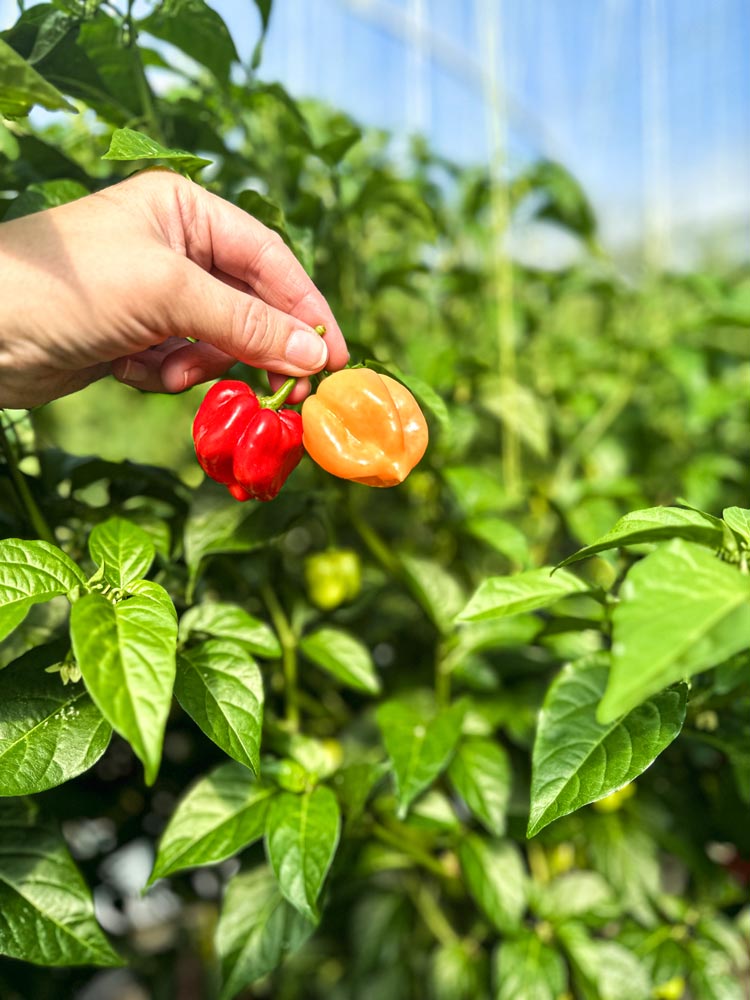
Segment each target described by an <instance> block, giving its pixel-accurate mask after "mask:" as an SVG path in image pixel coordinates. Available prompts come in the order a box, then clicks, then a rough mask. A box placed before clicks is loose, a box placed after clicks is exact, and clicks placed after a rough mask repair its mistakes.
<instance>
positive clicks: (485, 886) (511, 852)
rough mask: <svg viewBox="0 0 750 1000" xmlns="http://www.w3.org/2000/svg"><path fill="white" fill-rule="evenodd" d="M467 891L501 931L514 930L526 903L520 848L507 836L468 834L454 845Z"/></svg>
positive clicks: (520, 924)
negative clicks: (504, 837)
mask: <svg viewBox="0 0 750 1000" xmlns="http://www.w3.org/2000/svg"><path fill="white" fill-rule="evenodd" d="M458 858H459V861H460V862H461V872H462V874H463V878H464V883H465V885H466V888H467V890H468V892H469V895H470V896H471V897H472V899H474V901H475V902H476V903H477V905H478V906H479V908H480V909H481V910H482V911H483V912H484V914H485V916H486V917H487V919H488V920H489V921H490V923H491V924H492V926H493V927H494V928H495V929H496V930H498V931H500V933H501V934H516V933H517V932H518V931H519V930H520V929H521V926H522V923H523V915H524V913H525V912H526V903H527V893H528V888H527V882H528V879H527V875H526V869H525V868H524V864H523V860H522V858H521V852H520V851H519V849H518V847H517V846H516V845H515V844H514V843H512V842H511V841H510V840H489V839H487V838H485V837H480V836H478V835H477V834H469V835H468V836H467V837H465V838H464V839H463V840H462V841H461V844H460V845H459V848H458Z"/></svg>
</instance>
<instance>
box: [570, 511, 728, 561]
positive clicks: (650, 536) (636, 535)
mask: <svg viewBox="0 0 750 1000" xmlns="http://www.w3.org/2000/svg"><path fill="white" fill-rule="evenodd" d="M722 537H723V536H722V526H721V521H720V520H719V519H718V518H717V517H712V516H711V515H710V514H706V513H704V512H703V511H699V510H692V509H684V508H682V507H647V508H646V509H645V510H634V511H631V513H629V514H625V516H624V517H621V518H620V520H619V521H618V522H617V524H616V525H615V526H614V528H613V529H612V530H611V531H610V532H608V534H606V535H604V536H603V537H602V538H600V539H599V540H598V541H596V542H594V543H593V544H592V545H587V546H586V547H585V548H583V549H579V550H578V552H575V553H574V554H573V555H572V556H568V558H567V559H564V560H563V561H562V562H561V563H560V565H561V566H568V565H570V563H574V562H578V560H579V559H586V558H588V556H593V555H595V554H596V553H597V552H604V551H606V550H607V549H619V548H622V547H624V546H626V545H641V544H643V543H644V542H663V541H665V540H668V539H670V538H685V539H687V540H688V541H692V542H698V543H699V544H700V545H707V546H709V547H710V548H715V549H718V548H720V546H721V542H722Z"/></svg>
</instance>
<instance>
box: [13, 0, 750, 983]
mask: <svg viewBox="0 0 750 1000" xmlns="http://www.w3.org/2000/svg"><path fill="white" fill-rule="evenodd" d="M21 6H23V5H21ZM248 10H249V12H250V13H251V14H253V16H255V14H256V13H257V15H258V17H257V21H258V24H259V28H260V32H261V34H260V37H259V41H258V45H257V48H256V50H255V54H254V57H253V61H252V65H250V66H242V65H240V63H239V61H238V58H237V53H236V51H235V46H234V42H233V41H232V38H231V37H230V34H229V32H228V31H227V29H226V27H225V25H224V23H223V22H222V20H221V19H220V17H219V16H218V15H217V14H216V13H215V12H214V11H213V10H212V9H211V8H210V6H208V5H207V4H206V3H204V2H203V0H184V2H180V0H164V2H163V3H155V4H153V5H151V7H150V8H149V9H148V10H146V12H145V13H142V14H141V15H140V16H139V18H138V19H136V18H135V16H134V12H133V9H132V4H130V3H128V4H127V7H126V6H125V5H124V2H123V3H120V4H119V5H118V3H100V2H97V0H85V2H83V0H54V2H52V3H43V4H34V5H30V6H29V7H28V9H26V10H25V11H23V12H22V13H21V15H20V17H19V19H18V22H17V23H16V24H15V26H13V27H12V28H11V29H10V30H8V31H5V32H4V33H3V35H2V39H1V40H0V111H2V113H3V114H4V115H5V116H6V118H4V119H3V122H2V124H0V177H1V181H2V182H1V183H0V191H1V192H2V199H1V201H0V206H1V207H0V211H1V212H2V214H3V215H4V218H5V219H6V220H8V219H13V218H18V217H20V216H22V215H24V214H28V213H30V212H33V211H37V210H39V209H42V208H45V207H47V206H51V205H56V204H60V203H63V202H66V201H69V200H71V199H74V198H77V197H79V196H81V195H83V194H85V193H86V192H88V191H95V190H99V189H101V188H103V187H106V186H107V185H109V184H111V183H113V182H116V181H118V180H119V179H121V178H123V177H124V176H126V175H128V174H129V173H131V172H132V171H133V170H134V169H141V168H143V167H146V166H148V165H149V163H153V162H156V163H158V164H160V165H162V166H169V167H172V168H173V169H176V170H179V171H180V172H183V173H187V174H188V175H191V176H192V177H193V178H194V179H195V182H196V183H204V184H206V185H207V186H208V187H209V188H210V189H211V190H214V191H216V192H218V193H220V194H221V195H223V196H224V197H226V198H229V199H230V200H232V201H233V202H235V203H236V204H238V205H240V206H241V207H243V208H244V209H246V210H247V211H248V212H251V213H252V214H254V215H256V216H257V217H259V218H261V219H262V220H263V221H265V222H266V223H267V224H268V225H270V226H272V227H273V228H275V229H276V230H277V231H278V232H280V233H281V234H282V236H283V238H284V239H285V240H286V241H287V242H288V243H289V244H290V245H291V246H292V247H293V249H294V250H295V252H296V253H297V254H298V256H299V257H300V259H301V260H302V261H303V263H304V265H305V266H306V268H307V269H308V270H309V271H310V273H311V274H312V275H313V276H314V278H315V280H316V282H317V283H318V285H319V287H320V288H321V289H322V290H323V292H324V293H325V294H326V296H327V297H328V298H329V301H330V303H331V305H332V307H333V309H334V312H335V313H336V315H337V317H338V319H339V321H340V323H341V326H342V328H343V329H344V331H345V333H346V335H347V337H348V340H349V343H350V347H351V351H352V357H353V360H355V361H367V362H368V363H369V364H371V365H372V366H373V367H375V368H376V370H380V371H389V372H390V373H391V374H393V375H394V376H395V377H397V378H400V379H403V380H404V381H405V382H406V383H407V384H408V385H409V387H410V388H411V390H412V391H413V392H414V393H415V394H416V395H417V397H418V398H419V399H420V401H421V403H422V405H423V407H424V408H425V411H426V412H427V415H428V418H429V421H430V424H431V433H432V441H431V445H430V448H429V450H428V453H427V456H426V457H425V459H424V461H423V462H422V463H421V465H420V467H419V468H418V469H417V470H416V471H415V472H414V473H412V475H411V476H410V478H409V479H408V480H407V482H406V483H405V484H404V485H403V486H401V487H399V488H397V489H392V490H370V489H368V488H367V487H363V486H356V485H352V484H348V483H345V482H342V481H340V480H335V479H333V478H332V477H330V476H328V475H326V474H325V473H323V472H322V471H321V470H319V469H317V468H316V467H315V466H314V465H313V463H312V462H310V461H309V460H304V461H303V463H302V465H301V466H300V467H299V468H298V469H297V470H296V471H295V473H294V474H293V476H292V477H291V479H290V481H289V482H288V483H287V485H286V487H285V488H284V490H283V492H282V493H281V494H280V496H279V497H278V498H277V499H276V500H274V501H273V502H271V503H267V504H261V503H249V504H239V503H236V502H234V501H233V500H232V499H231V498H230V497H229V496H228V495H227V493H226V491H224V490H223V489H222V488H221V487H218V486H216V484H213V483H211V482H208V481H206V482H202V483H199V485H197V486H195V485H188V482H192V483H195V482H196V477H195V474H194V473H195V466H194V460H190V459H188V460H187V461H186V460H185V455H184V454H179V455H178V454H175V456H174V461H173V462H171V463H170V462H169V461H168V460H166V461H165V462H164V463H163V465H164V467H158V466H156V465H152V464H139V463H138V457H139V454H140V451H141V449H140V447H139V442H138V440H137V439H131V447H132V455H131V457H130V460H128V461H124V462H119V461H113V460H112V459H109V458H107V457H106V456H105V455H90V456H84V457H82V456H79V455H73V454H67V453H65V452H64V451H62V450H61V449H59V448H56V447H50V446H49V444H45V434H44V433H42V429H44V428H47V430H48V424H45V420H46V421H49V420H50V419H51V420H52V421H53V422H54V413H55V406H56V404H52V405H51V406H50V407H48V408H46V410H42V411H40V412H34V413H31V414H27V413H24V412H19V411H5V412H4V414H3V418H2V447H3V455H4V465H3V467H2V479H0V520H1V521H2V535H3V541H1V542H0V629H1V631H2V636H3V638H4V642H3V644H2V647H1V649H2V654H1V655H2V659H1V660H0V663H1V664H2V670H0V796H2V799H0V953H2V955H4V956H6V957H5V958H3V959H2V960H0V994H1V995H2V996H3V998H5V1000H10V998H18V997H21V998H26V997H31V996H33V997H34V998H36V1000H43V998H46V997H55V998H58V997H61V996H66V997H67V996H75V997H78V996H81V997H91V996H104V995H118V994H117V993H116V990H117V989H118V988H123V989H124V988H125V986H126V985H127V984H128V983H130V984H131V985H132V983H133V982H134V981H135V982H136V983H139V984H140V985H141V987H142V988H143V989H144V990H145V991H146V992H147V994H148V995H153V996H183V995H184V996H188V995H190V996H197V995H201V996H206V997H221V998H224V1000H230V998H232V997H235V996H240V995H242V996H245V997H274V998H280V1000H294V998H300V1000H314V998H316V997H321V998H322V997H325V998H326V1000H345V998H351V997H357V998H358V1000H380V998H385V997H387V998H389V1000H401V998H403V1000H407V998H420V1000H421V998H429V1000H475V998H485V997H492V998H494V1000H522V998H528V1000H563V998H568V1000H569V998H582V1000H597V998H602V1000H645V998H648V997H652V998H661V1000H678V998H680V997H684V998H693V1000H742V998H746V997H748V996H749V995H750V993H748V981H749V977H750V971H749V968H748V951H749V939H750V908H749V907H748V901H747V887H748V882H749V881H750V822H749V820H750V722H749V721H748V719H749V718H750V716H749V714H748V713H749V710H750V671H749V669H748V662H749V661H748V649H750V575H748V551H750V510H748V509H747V504H748V486H749V485H750V483H749V481H748V460H749V459H750V448H749V447H748V440H749V439H750V438H749V435H748V430H747V401H748V385H750V351H749V350H748V340H747V327H748V325H749V324H750V283H748V280H747V279H746V278H745V277H743V275H742V274H741V273H735V272H732V271H728V270H727V269H726V268H724V269H722V268H720V267H719V266H718V265H717V266H716V267H714V268H712V269H711V270H708V269H707V270H706V271H705V272H704V273H692V274H679V275H677V274H669V273H654V272H648V273H643V274H640V275H639V276H638V278H637V280H632V279H626V278H624V277H623V276H622V275H621V274H620V273H619V271H618V269H617V268H616V267H615V266H614V265H613V264H612V262H611V261H610V260H609V259H608V258H607V256H606V254H605V253H604V252H603V251H602V250H601V248H600V246H599V245H598V241H597V232H596V220H595V217H594V215H593V212H592V210H591V207H590V205H589V204H588V202H587V200H586V197H585V195H584V193H583V191H582V190H581V189H580V187H579V186H578V185H577V183H576V182H575V180H574V179H573V178H572V177H571V176H570V175H569V174H568V173H567V172H566V171H565V170H564V169H563V168H562V167H561V166H559V165H557V164H555V163H549V162H542V163H537V164H534V165H533V166H531V167H530V168H526V169H524V170H522V171H520V172H517V173H511V174H508V176H504V177H493V176H491V175H490V174H489V173H488V171H487V170H486V169H482V168H479V167H478V168H476V169H467V168H462V169H459V168H458V167H456V166H455V165H454V164H452V163H450V162H447V161H445V160H443V159H441V158H439V157H437V156H435V155H434V154H433V153H432V152H431V151H430V149H429V148H428V147H427V146H426V145H425V143H424V142H423V141H421V140H418V139H415V140H414V141H413V143H412V145H411V149H410V152H409V155H408V157H407V158H404V156H403V155H402V156H400V158H399V159H398V160H396V159H394V156H393V155H392V152H391V146H390V142H389V138H388V136H386V135H383V134H382V133H376V132H372V131H370V132H363V131H362V130H361V129H360V128H359V127H358V126H357V125H356V124H355V123H354V122H352V121H351V120H350V119H349V118H348V117H347V116H345V115H343V114H341V113H339V112H337V111H335V110H331V109H330V108H327V107H324V106H321V105H319V104H316V103H314V102H300V101H295V100H293V99H292V98H291V97H290V96H289V94H287V93H286V92H285V90H284V89H283V88H282V87H281V86H280V85H279V84H277V83H273V82H267V81H265V80H264V79H263V76H262V72H260V71H259V69H258V67H259V66H262V62H261V54H262V40H263V39H262V32H263V31H264V30H265V28H266V26H267V24H268V18H269V15H270V3H269V0H257V11H256V8H255V7H253V5H252V4H248ZM175 49H176V50H179V55H178V56H174V57H172V56H171V55H169V53H170V52H172V53H173V52H174V50H175ZM155 81H158V83H159V86H158V87H157V88H155V86H154V84H155ZM35 106H41V108H43V109H47V110H48V111H52V112H57V114H53V115H48V114H42V115H40V114H34V115H32V117H31V118H28V117H26V116H27V114H28V112H29V111H30V110H31V109H32V108H33V107H35ZM74 110H77V111H78V112H79V113H78V115H73V114H72V113H71V112H72V111H74ZM396 163H398V166H396ZM530 217H533V218H536V219H538V220H543V221H545V222H546V223H547V224H549V225H555V226H557V227H562V228H563V229H564V230H566V231H567V233H568V234H569V235H571V236H573V237H575V239H576V240H577V241H578V243H579V247H580V253H579V254H578V257H577V258H576V262H575V263H573V264H571V265H570V266H568V267H566V268H564V269H558V270H543V269H540V268H535V267H534V266H532V265H530V264H528V263H521V262H519V260H517V259H513V258H512V257H511V256H509V255H507V254H505V253H503V251H502V249H501V248H502V246H503V240H502V237H503V233H504V232H507V231H511V230H512V229H513V228H514V227H515V226H517V225H519V224H520V220H523V219H526V220H528V219H529V218H530ZM114 238H116V234H113V239H114ZM234 376H237V377H241V378H245V379H248V380H250V381H253V382H254V384H256V385H260V379H259V377H258V375H257V373H254V372H249V371H247V370H243V369H241V368H239V367H238V368H236V369H234V370H233V377H234ZM95 391H96V387H91V388H90V389H88V390H86V391H85V392H84V393H82V394H80V405H82V406H83V405H85V404H84V400H85V397H86V396H87V394H90V393H93V392H95ZM123 391H124V392H125V393H126V394H127V400H128V404H127V407H128V409H122V408H121V409H119V410H118V409H117V405H115V404H113V409H112V411H111V412H110V410H109V408H108V407H107V408H105V412H100V413H99V414H98V417H97V426H98V427H99V428H100V429H101V430H100V435H101V438H102V439H103V440H104V439H106V437H107V429H108V428H110V427H114V426H115V425H117V424H119V425H122V424H123V422H128V421H129V419H130V417H129V413H133V414H135V412H136V410H137V408H138V407H139V406H141V405H143V406H145V405H146V402H145V397H143V396H140V395H139V394H137V393H136V392H135V391H134V390H123ZM199 399H200V392H199V394H198V395H197V396H196V394H195V393H194V392H193V393H190V394H188V395H186V396H185V397H182V398H181V399H180V400H178V401H177V404H176V405H178V406H180V407H183V412H184V414H185V420H186V421H187V422H186V423H185V427H186V428H189V419H190V414H191V413H192V412H194V410H195V408H196V406H197V401H198V400H199ZM50 414H52V416H51V417H50V416H49V415H50ZM154 432H155V436H156V437H158V436H159V428H158V427H156V428H154ZM185 437H186V441H185V453H186V452H187V448H188V446H189V441H188V440H187V437H188V432H187V430H186V434H185ZM186 470H190V471H189V472H186ZM190 473H192V478H191V474H190ZM699 508H706V509H707V510H706V511H704V510H702V509H699ZM116 966H126V967H127V968H126V969H113V968H108V967H116ZM50 967H54V968H50ZM123 977H124V978H123ZM118 983H119V984H120V986H119V987H118V985H117V984H118ZM123 984H125V985H123ZM107 991H113V992H107Z"/></svg>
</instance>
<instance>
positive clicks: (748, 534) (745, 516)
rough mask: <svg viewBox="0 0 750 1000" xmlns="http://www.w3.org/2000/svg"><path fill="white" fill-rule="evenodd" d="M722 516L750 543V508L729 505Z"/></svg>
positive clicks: (733, 529)
mask: <svg viewBox="0 0 750 1000" xmlns="http://www.w3.org/2000/svg"><path fill="white" fill-rule="evenodd" d="M722 517H723V518H724V520H725V521H726V523H727V524H728V525H729V527H730V528H731V529H732V531H735V532H736V533H737V534H738V535H739V536H740V538H742V539H743V541H744V542H745V543H746V544H747V545H750V510H746V509H745V508H743V507H727V508H726V509H725V510H724V512H723V513H722Z"/></svg>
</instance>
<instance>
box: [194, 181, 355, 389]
mask: <svg viewBox="0 0 750 1000" xmlns="http://www.w3.org/2000/svg"><path fill="white" fill-rule="evenodd" d="M191 193H192V195H193V198H194V199H195V212H194V219H191V220H190V222H191V223H192V224H191V225H186V226H185V249H186V253H187V255H188V257H190V259H191V260H193V261H195V263H198V264H200V265H201V267H204V268H206V269H207V270H210V269H211V268H212V267H213V268H217V269H218V270H220V271H223V272H224V273H225V274H227V275H231V276H233V277H235V278H239V279H240V280H241V281H244V282H246V283H247V284H248V285H249V286H250V287H251V288H252V290H253V292H254V293H255V295H257V296H258V297H259V298H261V299H262V300H263V301H264V302H266V303H267V304H268V305H270V306H273V308H275V309H279V310H281V311H282V312H285V313H287V314H288V315H290V316H293V317H294V318H295V319H298V320H300V321H301V322H302V323H306V324H307V325H308V326H310V327H313V328H315V327H316V326H320V325H322V326H324V327H325V328H326V332H325V342H326V345H327V347H328V365H327V367H328V368H330V369H331V370H334V371H335V370H337V369H339V368H343V367H344V365H345V364H346V362H347V361H348V359H349V352H348V351H347V348H346V342H345V341H344V336H343V334H342V332H341V329H340V328H339V325H338V323H337V322H336V319H335V317H334V315H333V313H332V312H331V308H330V306H329V305H328V303H327V302H326V299H325V297H324V296H323V294H322V293H321V292H320V291H319V290H318V288H317V287H316V286H315V283H314V282H313V281H312V279H311V278H310V277H309V275H308V274H307V272H306V271H305V269H304V268H303V267H302V265H301V264H300V262H299V261H298V260H297V258H296V257H295V256H294V254H293V253H292V251H291V250H290V249H289V248H288V247H287V246H286V244H285V243H284V242H283V240H282V239H281V237H280V236H278V235H277V234H276V233H275V232H273V230H271V229H268V228H267V227H266V226H264V225H263V224H262V223H261V222H258V220H257V219H254V218H253V217H252V216H251V215H248V213H247V212H244V211H243V210H242V209H241V208H238V207H237V206H236V205H232V204H231V203H230V202H228V201H225V200H224V199H223V198H220V197H218V195H214V194H211V193H210V192H209V191H206V190H204V189H203V188H201V187H199V186H198V185H191Z"/></svg>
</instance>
